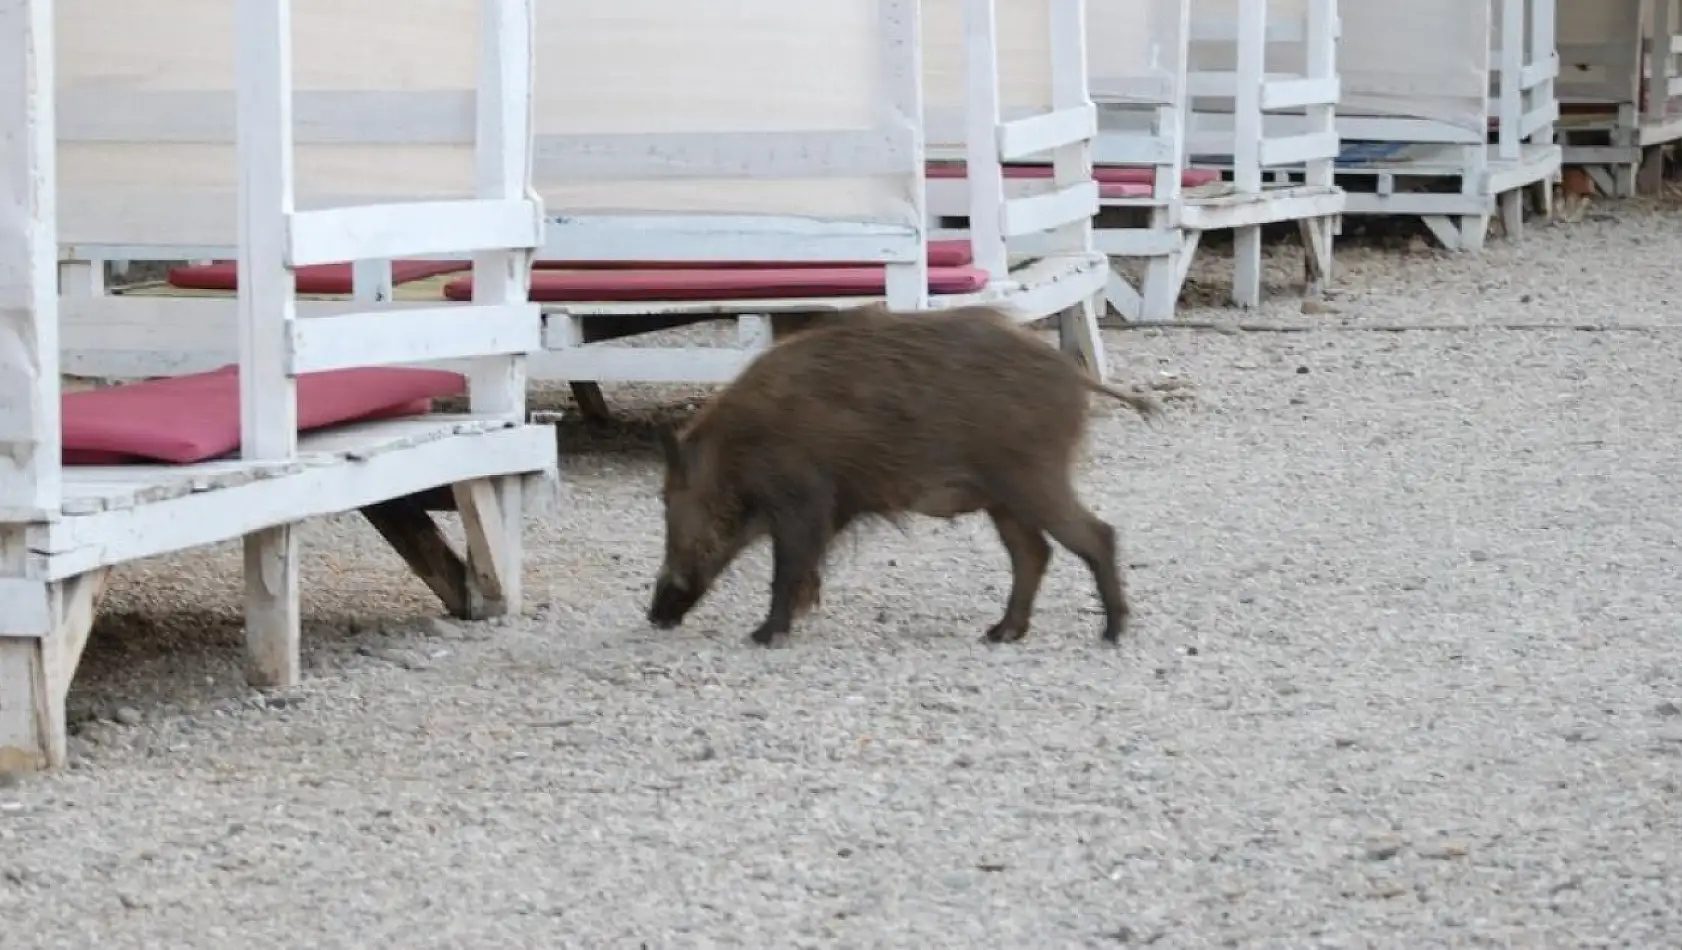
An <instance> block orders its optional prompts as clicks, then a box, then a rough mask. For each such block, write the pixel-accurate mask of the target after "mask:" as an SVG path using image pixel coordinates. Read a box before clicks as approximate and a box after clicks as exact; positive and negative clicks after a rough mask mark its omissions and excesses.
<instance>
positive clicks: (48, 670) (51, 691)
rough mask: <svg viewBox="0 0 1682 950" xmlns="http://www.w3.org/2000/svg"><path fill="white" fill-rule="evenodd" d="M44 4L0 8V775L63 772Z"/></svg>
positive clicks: (36, 0)
mask: <svg viewBox="0 0 1682 950" xmlns="http://www.w3.org/2000/svg"><path fill="white" fill-rule="evenodd" d="M53 75H54V70H53V5H52V3H51V0H0V772H8V771H12V770H21V769H32V768H36V767H39V766H41V765H43V764H45V765H57V764H61V763H62V762H63V761H64V758H65V733H64V692H63V690H61V689H59V688H58V684H59V680H60V679H61V677H60V676H59V675H58V670H57V669H56V667H57V665H58V664H56V663H55V662H54V655H53V654H52V653H51V652H50V651H49V650H48V648H47V643H48V641H47V640H46V639H45V638H46V637H47V636H48V635H49V634H51V633H52V632H54V628H56V627H57V626H59V616H60V614H61V611H60V610H59V609H58V608H57V606H56V604H55V600H54V597H53V596H52V593H51V592H50V589H49V586H48V585H47V584H46V583H44V582H40V581H36V580H33V579H30V578H29V577H27V574H28V567H29V550H28V548H29V545H28V543H27V535H26V532H27V530H28V529H27V523H28V522H31V521H37V520H41V519H43V518H46V517H56V516H57V515H58V512H59V509H60V508H61V500H60V499H61V485H60V456H61V449H60V439H61V428H60V421H59V369H58V288H57V274H56V269H57V260H58V240H57V228H56V216H57V215H56V208H55V203H54V196H55V194H56V185H57V182H56V178H55V174H54V140H55V135H54V126H53V113H54V109H53Z"/></svg>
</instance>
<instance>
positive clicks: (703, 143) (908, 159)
mask: <svg viewBox="0 0 1682 950" xmlns="http://www.w3.org/2000/svg"><path fill="white" fill-rule="evenodd" d="M916 140H917V128H916V126H915V125H913V124H911V123H909V122H894V123H891V124H888V125H885V126H884V127H882V128H876V129H860V130H838V131H836V130H827V129H822V130H820V129H791V130H787V131H784V130H775V131H772V130H767V131H759V132H755V133H754V134H752V135H750V136H743V135H741V134H740V133H732V132H622V133H614V134H611V135H577V134H574V135H566V134H559V133H553V132H545V133H544V134H542V135H539V136H537V138H536V142H535V148H536V152H535V156H534V165H533V168H534V171H535V174H536V176H537V179H538V180H539V181H543V182H565V181H583V182H588V181H648V180H651V179H695V178H731V177H739V176H741V175H743V174H744V173H746V172H751V173H752V174H753V175H755V176H761V177H765V178H801V179H807V178H858V177H861V176H867V175H906V174H908V173H910V172H911V171H912V169H913V155H914V154H915V151H916Z"/></svg>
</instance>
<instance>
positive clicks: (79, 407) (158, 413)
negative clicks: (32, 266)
mask: <svg viewBox="0 0 1682 950" xmlns="http://www.w3.org/2000/svg"><path fill="white" fill-rule="evenodd" d="M466 390H467V380H466V379H465V378H463V377H462V376H461V375H460V374H459V373H449V372H444V371H442V370H430V369H401V368H390V367H369V368H359V369H336V370H326V371H324V372H319V373H305V374H303V375H301V376H299V377H298V431H300V432H308V431H310V430H312V429H323V428H327V427H328V426H333V425H340V424H342V423H347V422H361V421H364V420H369V419H385V418H391V417H394V416H407V415H418V414H420V413H424V412H426V411H427V410H428V409H430V408H431V403H432V400H433V399H435V398H438V397H440V396H457V395H460V394H462V393H463V392H466ZM63 413H64V464H66V465H122V464H127V463H142V464H157V463H160V462H162V463H173V464H177V465H185V464H189V463H192V462H202V461H205V460H207V459H213V458H216V457H217V456H221V455H226V454H228V453H229V452H232V451H234V450H235V449H237V448H239V367H237V366H223V367H221V368H219V369H214V370H211V371H210V372H208V373H194V374H193V375H191V376H176V377H173V378H169V379H153V380H147V381H145V382H140V383H132V384H129V385H125V386H112V387H110V388H107V389H90V390H86V391H83V392H75V393H65V394H64V396H63Z"/></svg>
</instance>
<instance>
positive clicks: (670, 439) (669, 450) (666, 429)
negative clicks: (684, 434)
mask: <svg viewBox="0 0 1682 950" xmlns="http://www.w3.org/2000/svg"><path fill="white" fill-rule="evenodd" d="M655 434H656V435H657V436H658V437H659V439H660V453H661V454H662V455H664V456H665V457H666V469H667V470H668V471H670V472H671V473H672V474H673V475H675V476H677V477H679V478H682V477H683V476H684V474H685V473H686V469H687V468H688V461H689V460H688V457H687V456H686V454H685V453H684V451H683V446H682V445H679V444H678V441H677V433H676V432H673V431H672V427H671V426H660V427H659V429H658V430H656V432H655Z"/></svg>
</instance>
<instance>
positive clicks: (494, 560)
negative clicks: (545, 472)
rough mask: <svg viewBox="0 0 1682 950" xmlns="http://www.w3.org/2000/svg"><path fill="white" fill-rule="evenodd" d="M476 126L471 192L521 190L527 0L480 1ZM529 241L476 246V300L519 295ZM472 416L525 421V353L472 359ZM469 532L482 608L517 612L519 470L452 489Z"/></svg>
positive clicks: (520, 588)
mask: <svg viewBox="0 0 1682 950" xmlns="http://www.w3.org/2000/svg"><path fill="white" fill-rule="evenodd" d="M482 2H483V6H482V10H483V13H482V19H481V24H482V28H481V30H480V38H479V39H480V50H479V64H480V66H479V85H478V96H477V107H476V116H477V126H476V131H475V143H476V144H475V149H474V156H475V159H474V161H475V179H476V193H477V195H478V197H480V198H500V199H506V200H514V199H520V198H525V197H528V191H529V186H528V183H529V182H530V181H531V167H530V165H531V149H530V144H531V139H532V129H531V98H530V90H531V88H532V69H533V64H532V57H531V49H532V44H533V38H532V31H533V30H534V29H535V17H534V12H533V6H532V0H482ZM534 256H535V254H534V250H533V249H530V248H526V249H509V250H503V251H489V252H482V253H477V254H474V255H473V300H474V302H475V303H495V304H512V303H524V302H525V301H526V299H527V297H526V293H527V287H528V286H529V285H530V282H531V269H532V259H533V257H534ZM468 398H469V402H470V405H471V410H472V412H473V413H474V414H475V415H491V416H501V417H503V418H506V419H508V420H510V421H513V422H519V423H524V422H525V421H526V360H525V357H523V356H506V357H498V358H495V359H484V360H477V361H475V363H474V366H473V369H472V371H471V373H470V379H469V393H468ZM454 491H455V494H456V500H457V507H458V509H459V510H460V512H461V518H462V524H463V526H464V528H466V529H467V533H468V551H467V560H468V582H469V584H470V585H472V586H473V587H475V588H476V589H477V590H476V594H475V596H476V597H477V599H478V600H480V601H481V603H482V604H483V606H484V610H485V613H486V614H487V615H491V616H502V615H517V614H519V613H521V612H522V611H523V610H524V609H525V598H524V585H523V584H522V582H521V565H522V564H523V563H524V561H525V537H524V533H525V532H524V529H525V478H524V476H521V475H506V476H501V477H498V478H494V479H490V480H488V481H486V482H482V483H468V484H467V485H462V486H456V488H455V489H454Z"/></svg>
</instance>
